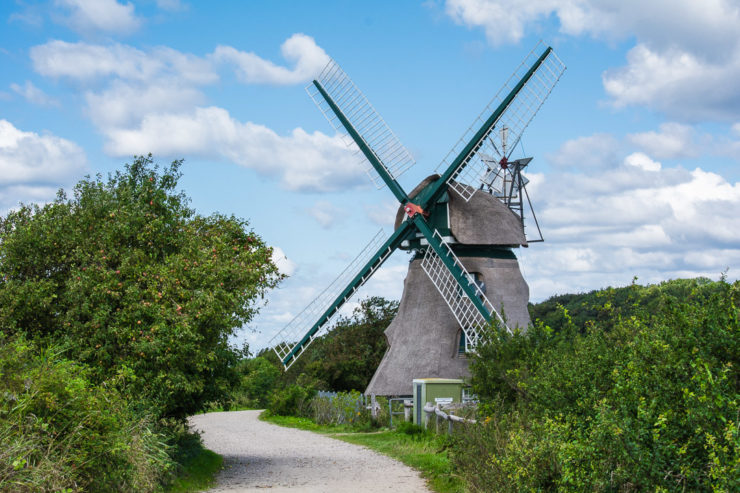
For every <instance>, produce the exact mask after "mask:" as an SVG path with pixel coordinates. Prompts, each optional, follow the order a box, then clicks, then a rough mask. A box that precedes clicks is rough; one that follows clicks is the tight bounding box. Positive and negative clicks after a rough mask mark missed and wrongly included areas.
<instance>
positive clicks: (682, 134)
mask: <svg viewBox="0 0 740 493" xmlns="http://www.w3.org/2000/svg"><path fill="white" fill-rule="evenodd" d="M695 134H696V132H695V131H694V129H693V128H692V127H691V126H689V125H682V124H680V123H673V122H669V123H662V124H661V125H660V131H659V132H655V131H650V132H642V133H635V134H630V135H628V136H627V139H628V140H629V141H630V142H631V143H632V144H634V145H636V146H637V147H639V148H640V149H642V150H643V151H645V152H647V153H648V154H650V155H652V156H655V157H657V158H659V159H673V158H681V157H696V156H698V155H699V153H700V152H701V150H700V149H699V147H698V146H699V144H698V143H697V142H696V135H695Z"/></svg>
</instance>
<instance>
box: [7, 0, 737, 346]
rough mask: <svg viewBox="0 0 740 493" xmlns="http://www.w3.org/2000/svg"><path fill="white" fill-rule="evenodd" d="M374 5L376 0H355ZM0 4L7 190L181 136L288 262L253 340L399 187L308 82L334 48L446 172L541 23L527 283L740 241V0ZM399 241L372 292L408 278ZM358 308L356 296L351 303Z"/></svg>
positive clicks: (226, 201)
mask: <svg viewBox="0 0 740 493" xmlns="http://www.w3.org/2000/svg"><path fill="white" fill-rule="evenodd" d="M365 5H367V6H365ZM365 5H363V4H360V3H352V2H346V1H336V2H334V1H321V2H318V1H315V2H295V1H275V0H273V1H261V2H256V1H253V2H241V1H230V2H228V1H224V2H205V1H184V0H156V1H155V0H148V1H144V0H142V1H129V2H121V1H116V0H97V1H93V0H49V1H32V0H17V1H6V2H2V4H0V22H2V24H0V26H1V27H0V66H1V67H2V70H0V213H4V212H6V211H7V210H9V209H10V208H13V207H15V206H17V204H18V202H19V201H23V202H34V201H36V202H44V201H48V200H51V199H52V198H53V197H54V194H55V192H56V190H57V189H58V188H59V187H65V188H69V187H70V186H72V185H73V184H74V183H75V182H76V181H77V180H79V179H80V178H81V177H83V176H84V175H86V174H94V173H103V174H105V173H107V172H108V171H111V170H114V169H120V167H121V166H122V164H123V163H125V162H128V161H130V160H131V157H132V156H133V155H134V154H141V153H148V152H152V153H153V154H154V156H155V159H157V160H158V161H160V162H168V161H170V160H172V159H175V158H184V159H185V166H184V173H185V176H184V177H183V179H182V182H181V185H182V188H183V189H184V190H185V191H186V192H187V194H188V195H189V196H190V197H192V205H193V206H194V207H195V208H196V209H197V210H198V211H199V212H200V213H203V214H209V213H212V212H216V211H218V212H222V213H226V214H232V213H233V214H235V215H237V216H240V217H245V218H247V219H249V221H250V223H251V225H252V226H253V227H254V229H255V230H256V231H257V232H258V233H259V234H260V235H261V236H262V237H263V238H264V239H265V240H266V241H267V242H268V243H269V244H270V245H272V246H274V247H276V253H277V254H278V256H279V263H280V265H281V267H282V269H283V270H284V272H286V273H287V274H290V278H289V279H288V280H286V281H285V282H284V283H283V284H282V285H281V287H280V288H278V289H276V290H274V291H273V292H272V293H271V295H270V296H269V297H268V304H267V306H266V307H265V308H264V309H263V311H262V314H261V315H260V316H259V317H258V318H257V319H256V320H254V322H253V323H252V324H250V327H249V328H248V329H251V330H244V331H243V332H242V333H241V334H240V337H239V338H240V339H244V340H247V341H249V342H250V343H251V344H252V346H253V347H259V346H261V345H263V344H264V341H266V340H267V339H268V338H269V336H271V335H272V334H273V333H275V332H276V331H277V330H279V329H280V328H281V327H282V326H283V325H284V324H286V323H287V322H288V321H290V319H291V318H292V316H294V315H296V314H297V313H298V312H299V311H300V310H301V309H302V308H303V306H305V305H306V304H307V303H308V302H310V301H311V299H313V297H314V296H316V295H317V294H318V293H319V292H320V291H321V290H322V289H323V287H324V286H325V285H327V284H328V283H329V282H331V280H332V279H333V278H334V277H335V276H336V275H337V274H338V273H339V272H340V271H341V270H342V269H343V267H344V266H345V265H346V264H347V263H349V261H350V260H351V259H352V257H353V256H354V255H355V254H356V253H357V252H358V251H359V250H360V249H361V248H362V247H363V246H364V245H365V244H366V243H367V242H368V241H369V240H370V239H371V238H372V236H373V235H374V234H375V233H376V232H377V231H378V229H380V228H381V227H383V228H385V231H386V234H390V232H391V229H392V219H393V216H394V214H395V207H396V205H397V204H396V203H395V202H394V198H393V196H392V194H391V193H390V192H389V191H388V190H385V189H384V190H376V189H375V188H374V187H373V186H372V185H370V182H369V180H368V179H367V177H366V176H365V175H364V173H363V171H362V168H361V167H360V166H358V165H357V164H356V159H355V158H354V157H352V156H351V153H349V151H347V149H346V147H344V145H343V144H342V142H341V140H340V138H339V137H338V136H336V135H335V134H334V131H333V130H332V128H331V127H330V126H329V124H328V123H327V122H326V121H325V120H324V118H323V116H322V115H321V113H320V112H319V111H318V110H317V109H316V108H315V106H314V105H313V103H312V102H311V100H310V99H309V97H308V96H307V95H306V93H305V91H304V90H303V88H304V87H305V86H306V85H307V84H308V83H309V82H310V80H311V79H312V78H313V76H314V75H316V73H318V71H320V70H321V68H322V67H323V65H324V64H325V62H326V60H327V57H328V56H330V57H332V58H334V59H335V60H336V61H337V62H338V63H339V64H340V65H341V66H342V67H343V68H344V70H345V71H346V72H347V73H348V74H349V75H350V76H351V77H352V79H353V80H354V82H355V83H356V84H357V86H358V87H359V88H360V89H361V90H362V91H363V92H364V93H365V95H366V96H367V97H368V99H369V100H370V101H371V102H372V104H373V105H374V106H375V108H376V109H377V110H378V112H379V113H380V114H381V115H382V116H383V117H384V119H385V120H386V122H387V123H388V124H389V125H390V127H391V128H392V129H393V130H394V131H395V133H396V134H397V135H398V137H399V138H400V140H401V141H402V142H403V143H404V144H405V145H406V147H407V148H408V149H410V150H411V152H412V153H413V154H414V156H415V157H416V160H417V164H416V166H415V167H414V168H412V169H411V170H409V171H408V172H407V173H406V174H404V175H403V176H402V177H401V179H400V180H399V181H400V182H401V184H402V185H403V186H404V187H405V188H406V189H407V190H409V189H410V188H412V187H413V186H414V185H415V184H416V183H418V182H419V181H420V180H421V179H423V178H424V177H425V176H427V175H428V174H430V173H431V172H433V170H434V169H435V168H436V167H437V165H438V163H439V162H440V161H441V160H442V158H443V157H444V156H445V154H446V153H447V151H448V150H449V149H450V148H451V147H452V145H453V144H454V143H455V142H456V140H457V139H458V138H459V137H460V135H462V133H463V132H464V131H465V130H466V129H467V127H468V125H469V124H470V123H471V122H472V121H473V119H474V117H476V116H477V114H478V112H479V111H480V110H481V109H482V108H483V107H484V106H485V105H486V104H487V103H488V101H489V100H490V98H491V97H493V95H494V94H495V93H496V91H497V90H498V88H499V87H500V86H501V85H502V84H503V83H504V82H505V80H506V79H507V78H508V76H509V75H510V74H511V73H512V72H513V71H514V69H515V68H516V67H517V65H518V64H519V62H520V61H521V60H522V59H523V58H524V57H525V55H526V54H527V53H528V52H529V51H530V50H531V49H532V47H533V46H534V45H535V44H536V43H537V41H538V40H540V39H542V40H543V41H544V42H545V43H546V44H548V45H551V46H553V47H554V49H555V51H556V53H557V54H558V56H559V57H560V58H561V59H562V60H563V62H564V63H565V64H566V65H567V67H568V70H567V71H566V72H565V75H564V77H563V78H562V80H561V81H560V83H559V84H558V85H557V86H556V87H555V89H554V91H553V93H552V95H551V96H550V98H549V99H548V101H547V102H546V103H545V105H544V106H543V108H542V109H541V111H540V113H539V114H538V115H537V116H536V117H535V119H534V121H533V123H532V124H531V125H530V127H529V128H528V129H527V131H526V132H525V133H524V135H523V137H522V147H521V148H520V149H519V150H518V151H517V152H516V153H515V157H523V154H524V153H526V154H527V155H528V156H533V157H534V161H533V162H532V164H530V171H529V174H528V175H527V176H528V178H529V179H530V180H531V184H530V188H529V190H530V195H531V197H532V200H533V203H534V207H535V210H536V211H537V214H538V218H539V219H540V223H541V226H542V229H543V234H544V236H545V240H546V242H545V243H542V244H534V245H532V246H531V247H530V248H529V249H526V250H524V249H523V250H520V251H518V252H517V254H518V256H519V259H520V264H521V267H522V270H523V272H524V276H525V279H526V280H527V281H528V283H529V285H530V290H531V298H532V300H534V301H539V300H542V299H545V298H547V297H549V296H551V295H553V294H561V293H566V292H578V291H584V290H590V289H596V288H600V287H605V286H609V285H611V286H619V285H625V284H628V283H629V282H631V280H632V278H633V277H635V276H637V277H638V278H639V281H640V282H659V281H662V280H666V279H671V278H677V277H689V276H698V275H704V276H708V277H711V278H713V279H717V278H718V277H719V276H720V274H721V273H722V272H725V271H726V272H727V276H728V278H730V279H736V278H738V272H737V268H738V265H739V261H740V219H738V216H740V214H739V212H740V185H739V184H738V180H739V179H740V173H738V158H739V157H740V85H738V84H737V80H740V35H738V33H740V6H738V4H737V2H731V1H729V0H708V1H703V2H696V1H693V0H672V1H663V0H654V1H651V2H637V1H633V0H623V1H595V0H594V1H588V0H563V1H559V2H552V1H550V0H530V1H527V2H521V1H514V0H497V1H494V0H448V1H427V2H397V1H376V2H372V3H367V4H365ZM407 260H408V257H407V256H406V254H404V253H403V252H399V253H397V254H395V255H394V256H393V257H392V258H391V260H390V261H389V262H388V263H387V264H386V267H385V268H384V269H383V270H381V271H380V272H378V273H377V274H376V276H375V278H374V279H373V280H372V281H371V282H370V283H368V285H367V286H366V287H365V288H363V291H362V292H360V293H359V297H358V299H359V298H361V297H363V296H367V295H371V294H379V295H383V296H385V297H387V298H392V299H398V298H400V295H401V291H402V285H403V278H404V277H405V273H406V268H407ZM350 308H351V306H350Z"/></svg>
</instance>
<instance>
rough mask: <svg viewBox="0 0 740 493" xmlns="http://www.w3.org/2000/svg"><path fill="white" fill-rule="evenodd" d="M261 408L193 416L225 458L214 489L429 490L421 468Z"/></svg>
mask: <svg viewBox="0 0 740 493" xmlns="http://www.w3.org/2000/svg"><path fill="white" fill-rule="evenodd" d="M260 412H261V411H233V412H224V413H208V414H201V415H197V416H193V417H191V418H190V424H191V426H192V427H193V428H194V429H195V430H198V431H200V432H201V435H202V437H203V443H204V444H205V446H206V447H207V448H209V449H211V450H213V451H214V452H216V453H218V454H221V455H222V456H223V458H224V468H223V470H222V471H221V472H220V473H219V475H218V477H217V486H216V488H214V489H211V490H209V491H211V492H214V493H216V492H230V493H233V492H248V491H264V490H265V489H269V490H270V491H272V492H283V491H286V492H304V493H314V492H316V493H328V492H351V493H361V492H379V491H380V492H382V491H394V492H398V493H401V492H403V493H406V492H409V493H416V492H419V493H421V492H429V491H430V490H429V489H428V488H427V487H426V485H425V482H424V480H423V479H422V478H421V477H420V476H419V473H418V472H417V471H415V470H413V469H411V468H410V467H408V466H405V465H403V464H401V463H400V462H398V461H395V460H393V459H391V458H389V457H386V456H384V455H381V454H378V453H377V452H374V451H372V450H370V449H367V448H364V447H361V446H359V445H353V444H350V443H345V442H342V441H339V440H335V439H333V438H330V437H327V436H323V435H319V434H316V433H312V432H310V431H304V430H298V429H295V428H284V427H281V426H277V425H273V424H271V423H266V422H264V421H260V420H259V419H257V418H258V416H259V414H260Z"/></svg>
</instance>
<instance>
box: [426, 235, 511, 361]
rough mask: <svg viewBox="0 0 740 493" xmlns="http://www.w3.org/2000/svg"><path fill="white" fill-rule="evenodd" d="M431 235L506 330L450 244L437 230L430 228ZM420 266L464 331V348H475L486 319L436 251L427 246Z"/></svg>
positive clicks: (499, 316) (498, 315) (486, 322)
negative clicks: (465, 345)
mask: <svg viewBox="0 0 740 493" xmlns="http://www.w3.org/2000/svg"><path fill="white" fill-rule="evenodd" d="M434 237H435V238H436V239H437V240H439V242H440V243H441V244H442V245H443V246H444V249H445V250H446V255H447V256H448V258H450V259H452V260H453V262H454V263H455V264H456V265H457V266H458V267H459V268H460V270H462V272H463V274H464V275H465V277H466V278H467V279H468V283H469V284H470V287H472V288H473V289H474V290H475V293H476V295H477V296H478V299H480V300H481V302H482V303H483V305H484V306H485V307H486V308H487V309H488V311H489V313H491V314H494V315H495V316H496V318H498V320H499V321H500V322H501V323H502V324H503V325H504V326H505V327H506V328H507V330H509V328H508V327H507V326H506V323H505V322H504V320H503V318H501V315H500V314H499V313H498V311H496V309H495V308H494V307H493V305H492V304H491V302H490V301H489V299H488V298H487V297H486V295H485V293H483V291H482V290H481V288H480V286H478V284H477V283H476V282H475V280H474V279H473V276H471V275H470V273H469V272H468V271H467V269H465V267H464V266H463V264H462V262H460V259H458V258H457V255H455V253H454V252H453V251H452V249H451V248H450V246H449V245H448V244H447V243H446V242H445V241H444V240H443V239H442V235H440V234H439V231H437V230H435V231H434ZM421 268H422V270H424V272H425V273H426V274H427V276H429V279H430V280H431V281H432V284H434V287H436V288H437V291H439V294H440V295H441V296H442V299H444V300H445V303H447V306H448V307H449V308H450V311H451V312H452V314H453V315H454V317H455V320H457V322H458V323H459V324H460V327H461V328H462V330H463V332H464V333H465V340H466V343H467V344H469V346H468V347H471V348H473V347H475V346H476V344H477V343H478V340H479V339H480V336H481V330H482V329H483V328H484V327H485V326H487V325H488V321H487V320H486V319H485V318H484V317H483V315H482V314H481V312H479V311H478V309H477V308H476V307H475V305H474V304H473V302H472V301H471V300H470V298H468V296H467V295H466V294H465V292H464V291H463V290H462V289H461V288H460V286H459V285H458V282H457V280H456V279H455V276H453V275H452V273H451V272H450V270H449V269H448V268H447V266H446V265H445V264H444V262H443V261H442V259H441V258H440V256H439V255H437V252H435V251H434V249H433V248H432V247H431V246H430V247H429V248H427V249H426V252H424V257H423V258H422V260H421Z"/></svg>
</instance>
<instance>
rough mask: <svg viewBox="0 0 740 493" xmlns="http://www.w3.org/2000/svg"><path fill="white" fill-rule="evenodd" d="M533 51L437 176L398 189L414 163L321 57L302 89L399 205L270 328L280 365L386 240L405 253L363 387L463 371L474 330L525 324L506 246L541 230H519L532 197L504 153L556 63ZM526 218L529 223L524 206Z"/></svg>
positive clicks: (380, 255)
mask: <svg viewBox="0 0 740 493" xmlns="http://www.w3.org/2000/svg"><path fill="white" fill-rule="evenodd" d="M535 50H537V48H535ZM535 50H533V51H532V52H531V53H530V54H529V56H528V57H527V58H526V59H525V61H524V62H523V63H522V64H521V65H520V67H519V68H518V69H517V71H516V72H515V73H514V74H513V75H512V76H511V77H510V78H509V80H508V81H507V83H506V84H505V85H504V87H503V88H502V89H501V90H500V91H499V93H498V94H497V95H496V96H495V97H494V99H493V100H492V101H491V102H490V103H489V104H488V106H486V108H484V110H483V112H482V113H481V115H480V116H479V117H478V118H477V120H476V121H475V122H474V123H473V125H472V126H471V127H470V128H469V129H468V131H467V132H466V133H465V134H464V135H463V137H462V138H461V139H460V140H459V141H458V143H457V145H455V147H453V149H452V150H451V151H450V153H449V154H448V155H447V157H446V158H445V159H444V160H443V161H442V163H441V164H440V165H439V167H438V171H439V174H435V175H432V176H430V177H428V178H427V179H425V180H424V181H423V182H422V183H420V184H419V185H418V186H417V187H416V188H415V189H414V190H413V191H412V192H411V194H409V195H407V194H406V192H405V191H404V190H403V188H402V187H401V185H400V184H399V183H398V182H397V181H396V179H397V177H398V176H400V175H401V174H402V173H403V172H404V171H405V170H406V169H408V168H409V167H410V166H411V165H413V164H414V160H413V158H412V157H411V154H410V153H409V152H408V151H407V150H406V148H405V147H403V145H402V144H401V143H400V142H399V141H398V139H397V138H396V136H395V134H393V132H392V131H391V130H390V128H388V126H387V125H386V124H385V122H384V121H383V119H382V118H381V117H380V115H378V114H377V113H376V112H375V110H374V109H373V108H372V106H371V105H370V103H369V102H368V101H367V99H366V98H365V96H364V95H363V94H362V93H361V92H360V91H359V90H358V89H357V88H356V87H355V85H354V83H353V82H352V81H351V80H350V79H349V77H348V76H347V75H346V74H345V73H344V72H343V71H342V69H341V68H340V67H339V66H338V65H337V64H336V63H335V62H334V61H331V62H330V63H329V64H328V65H327V67H326V68H325V69H324V70H323V71H322V73H321V74H320V75H319V77H318V78H317V79H316V80H314V81H313V83H312V85H310V86H309V87H308V88H307V90H308V91H309V94H310V95H311V97H312V98H313V99H314V101H315V102H316V104H317V105H318V106H319V108H320V109H321V110H322V112H323V113H324V115H325V116H326V117H327V119H328V120H329V122H330V123H332V124H333V125H334V127H335V128H336V129H337V130H338V131H340V132H343V133H344V134H345V135H346V136H347V137H348V139H347V140H348V143H349V144H350V145H352V146H354V147H355V148H356V149H357V151H358V153H359V154H361V155H362V156H363V157H364V160H366V164H367V163H369V164H370V166H369V167H368V171H369V174H370V177H371V178H372V179H373V181H375V182H376V183H379V184H380V185H381V186H382V185H386V186H387V187H388V188H389V189H390V191H391V192H392V193H393V194H394V196H395V197H396V198H397V199H398V201H399V203H400V207H399V212H398V215H397V217H396V224H395V231H394V232H393V234H392V235H391V236H390V237H389V238H387V239H384V238H382V237H381V236H379V235H377V236H376V237H375V238H374V239H373V241H371V243H370V244H369V245H368V246H367V247H365V249H363V251H362V252H360V254H359V255H358V256H357V258H356V259H355V260H354V261H353V262H352V264H350V266H349V267H348V268H347V269H345V271H344V272H343V273H342V274H341V275H340V276H339V278H337V280H335V281H334V283H332V285H330V286H329V287H328V288H327V289H326V290H324V292H322V293H321V295H319V297H317V298H316V300H314V302H312V303H311V304H310V305H309V306H308V307H307V308H306V309H305V310H304V311H303V312H301V313H300V314H299V315H298V316H297V317H296V318H295V319H293V321H291V322H290V323H289V324H288V325H287V326H286V327H285V328H284V329H283V330H282V331H281V332H280V333H279V334H277V335H276V336H275V337H274V338H273V340H272V341H271V342H272V345H273V348H274V350H275V352H276V353H277V355H278V357H279V358H280V360H281V361H282V362H283V364H284V365H285V367H286V368H287V367H289V366H290V365H291V364H292V363H293V362H294V361H295V360H296V358H298V356H300V354H301V353H302V352H303V351H304V350H305V349H306V348H307V347H308V345H309V344H310V343H311V341H312V340H313V339H315V338H316V337H317V336H318V335H319V334H320V333H321V331H322V330H323V329H325V328H326V327H328V326H329V323H330V321H331V319H332V317H333V316H335V315H336V314H337V312H338V311H339V308H340V307H341V306H342V305H343V304H344V303H345V302H346V301H347V300H348V299H349V298H350V297H351V296H352V295H353V294H354V293H355V291H357V289H358V288H359V287H360V286H362V284H364V283H365V282H366V281H367V280H368V279H369V278H370V276H371V275H372V274H373V273H374V272H375V271H376V270H377V269H378V268H379V267H380V266H381V265H382V264H383V262H384V261H385V260H386V259H387V258H388V257H389V256H390V255H391V253H393V252H394V251H395V250H396V249H405V250H412V251H414V260H413V261H412V262H411V263H410V266H409V273H408V276H407V277H406V281H405V285H404V292H403V297H402V299H401V304H400V307H399V312H398V315H397V316H396V318H395V319H394V321H393V322H392V323H391V325H390V326H389V327H388V329H387V330H386V336H387V338H388V342H389V343H390V348H389V350H388V352H387V353H386V355H385V357H384V359H383V361H382V362H381V364H380V366H379V367H378V370H377V371H376V373H375V375H374V377H373V379H372V381H371V383H370V385H369V387H368V389H367V390H366V392H367V393H374V394H378V395H408V394H410V393H411V386H412V379H414V378H428V377H446V378H457V377H461V376H465V375H467V374H468V370H467V361H466V359H465V358H464V352H465V351H470V350H474V348H475V344H476V342H477V340H478V338H479V335H480V329H481V328H482V327H483V326H484V325H486V324H488V323H489V322H490V321H491V320H492V319H493V318H497V319H498V320H499V321H500V322H502V323H504V319H503V318H502V313H503V314H504V315H505V317H506V321H505V323H506V324H507V326H508V327H510V328H511V327H515V326H519V327H523V328H526V326H527V325H528V324H529V316H528V314H527V302H528V300H529V288H528V287H527V284H526V282H524V279H523V278H522V275H521V272H520V271H519V265H518V262H517V260H516V256H515V255H514V253H513V251H512V249H513V248H517V247H519V246H526V245H527V244H528V243H529V242H531V241H541V239H542V238H541V235H539V236H538V237H537V238H535V239H529V240H528V239H527V236H526V235H525V231H524V224H525V223H524V210H525V208H527V207H528V208H529V210H531V203H530V202H529V197H528V195H527V193H526V184H527V180H526V178H524V177H523V175H522V173H521V171H522V170H523V169H525V168H526V166H527V165H528V164H529V162H530V161H531V158H525V159H518V160H510V156H511V151H512V150H513V149H514V148H515V147H516V145H517V143H518V142H519V139H520V137H521V134H522V132H523V131H524V129H525V128H526V127H527V125H528V124H529V122H530V121H531V120H532V118H533V117H534V115H535V114H536V113H537V111H538V110H539V108H540V107H541V105H542V104H543V103H544V101H545V99H546V98H547V96H548V95H549V94H550V91H551V90H552V88H553V87H554V85H555V84H556V83H557V81H558V80H559V79H560V76H561V75H562V73H563V72H564V70H565V66H564V65H563V64H562V62H560V60H559V59H558V58H557V56H556V55H555V54H554V53H553V51H552V48H547V49H545V50H544V51H542V53H541V54H540V55H537V54H536V52H535ZM494 156H495V157H494ZM532 218H533V219H534V220H535V225H536V218H534V213H533V212H532ZM536 229H537V231H538V234H539V227H538V226H537V227H536ZM461 352H462V353H463V354H462V356H463V357H460V356H461V354H460V353H461Z"/></svg>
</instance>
